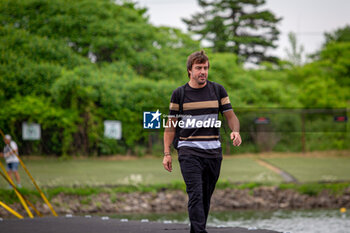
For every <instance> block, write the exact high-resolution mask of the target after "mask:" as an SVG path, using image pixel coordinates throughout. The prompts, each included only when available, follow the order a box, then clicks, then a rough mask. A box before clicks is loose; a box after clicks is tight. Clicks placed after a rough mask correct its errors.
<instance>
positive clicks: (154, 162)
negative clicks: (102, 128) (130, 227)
mask: <svg viewBox="0 0 350 233" xmlns="http://www.w3.org/2000/svg"><path fill="white" fill-rule="evenodd" d="M24 163H25V164H26V166H27V168H28V170H29V171H30V173H31V174H32V176H33V177H34V179H35V180H36V182H37V183H38V184H39V185H40V186H50V187H56V186H106V185H109V186H115V185H137V184H144V185H152V184H170V183H173V182H182V176H181V172H180V167H179V163H178V161H177V159H176V158H174V159H173V172H171V173H169V172H167V171H165V170H164V168H163V165H162V158H140V159H134V160H102V159H76V160H66V161H61V160H59V159H53V158H43V159H24ZM19 172H20V174H21V178H22V185H23V187H26V188H30V187H33V185H32V184H31V182H30V180H29V178H28V176H27V175H26V174H25V173H24V170H23V169H22V168H20V169H19ZM220 180H222V181H229V182H260V183H262V182H268V183H271V182H272V183H279V182H281V181H282V180H281V178H280V177H279V176H278V175H277V174H274V173H273V172H271V171H270V170H268V169H266V168H264V167H261V166H259V165H258V164H257V163H256V162H255V161H254V160H253V159H251V158H235V157H232V158H225V159H224V161H223V163H222V169H221V175H220ZM5 187H7V184H6V183H5V181H4V180H3V179H0V188H5Z"/></svg>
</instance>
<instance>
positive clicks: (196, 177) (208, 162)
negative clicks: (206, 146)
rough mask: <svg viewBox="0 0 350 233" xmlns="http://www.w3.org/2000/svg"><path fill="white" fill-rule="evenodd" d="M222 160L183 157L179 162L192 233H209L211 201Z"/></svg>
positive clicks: (180, 157)
mask: <svg viewBox="0 0 350 233" xmlns="http://www.w3.org/2000/svg"><path fill="white" fill-rule="evenodd" d="M221 161H222V158H202V157H199V156H195V155H181V156H179V162H180V167H181V173H182V176H183V178H184V181H185V183H186V192H187V194H188V215H189V218H190V222H191V233H207V231H206V230H205V226H206V224H207V219H208V213H209V209H210V199H211V196H212V194H213V192H214V189H215V185H216V182H217V180H218V179H219V175H220V168H221Z"/></svg>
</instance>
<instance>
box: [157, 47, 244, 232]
mask: <svg viewBox="0 0 350 233" xmlns="http://www.w3.org/2000/svg"><path fill="white" fill-rule="evenodd" d="M208 70H209V59H208V57H207V56H206V54H205V53H204V52H203V51H199V52H195V53H193V54H191V55H190V56H189V57H188V59H187V73H188V77H189V78H190V81H189V82H188V83H187V84H185V85H184V86H181V87H179V88H177V89H176V90H175V91H174V92H173V94H172V96H171V101H170V107H169V108H170V115H171V116H173V117H169V119H168V123H169V122H170V121H173V124H167V125H170V126H174V122H177V123H178V126H177V127H179V126H181V127H180V128H177V129H176V128H175V127H169V128H166V129H165V132H164V159H163V166H164V168H165V169H166V170H167V171H169V172H171V171H172V158H171V150H170V148H171V144H172V143H173V141H174V138H175V141H176V143H175V144H176V147H177V150H178V155H179V163H180V167H181V173H182V176H183V178H184V181H185V183H186V192H187V194H188V198H189V200H188V213H189V219H190V222H191V233H205V232H207V231H206V230H205V228H206V223H207V218H208V213H209V209H210V199H211V196H212V194H213V192H214V189H215V185H216V182H217V180H218V178H219V174H220V168H221V161H222V149H221V143H220V140H219V128H220V125H221V124H217V123H218V113H219V112H222V113H223V115H224V116H225V118H226V120H227V122H228V125H229V127H230V129H231V131H232V132H231V134H230V137H231V140H232V141H233V145H234V146H239V145H240V144H241V142H242V140H241V136H240V134H239V120H238V119H237V117H236V115H235V114H234V112H233V110H232V107H231V103H230V100H229V97H228V95H227V92H226V90H225V89H224V87H223V86H221V85H219V84H217V83H213V82H210V81H208ZM179 115H180V116H179ZM181 115H182V116H181ZM181 121H182V122H181ZM180 122H181V124H180ZM219 123H220V122H219Z"/></svg>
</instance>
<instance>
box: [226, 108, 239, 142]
mask: <svg viewBox="0 0 350 233" xmlns="http://www.w3.org/2000/svg"><path fill="white" fill-rule="evenodd" d="M224 116H225V118H226V120H227V122H228V126H229V127H230V129H231V131H232V132H231V134H230V137H231V140H232V144H233V145H234V146H239V145H241V143H242V139H241V135H240V134H239V127H240V125H239V120H238V118H237V116H236V114H235V113H234V112H233V110H228V111H226V112H224Z"/></svg>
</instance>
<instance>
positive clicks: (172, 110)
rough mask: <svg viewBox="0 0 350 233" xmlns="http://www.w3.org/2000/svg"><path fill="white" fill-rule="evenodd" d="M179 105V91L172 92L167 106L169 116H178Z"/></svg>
mask: <svg viewBox="0 0 350 233" xmlns="http://www.w3.org/2000/svg"><path fill="white" fill-rule="evenodd" d="M179 103H180V96H179V89H178V88H177V89H176V90H174V91H173V94H172V95H171V100H170V105H169V115H177V114H179Z"/></svg>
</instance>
